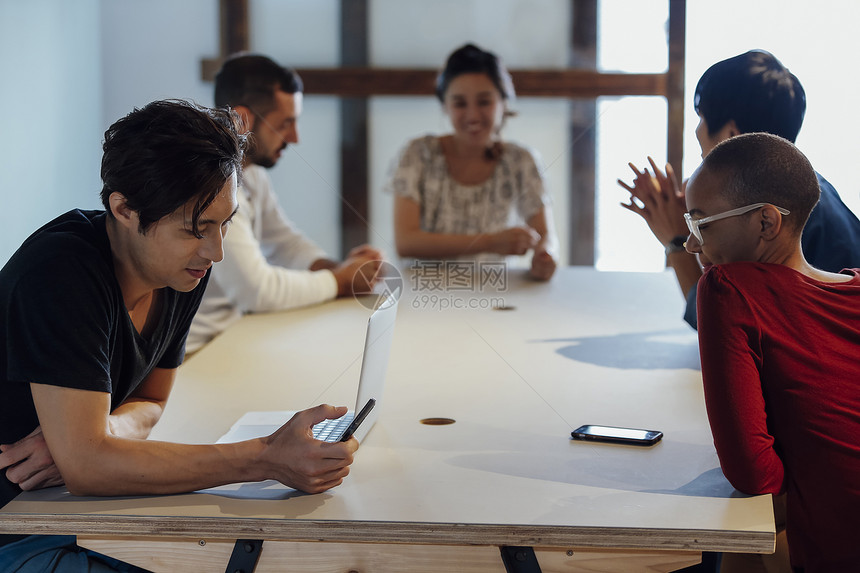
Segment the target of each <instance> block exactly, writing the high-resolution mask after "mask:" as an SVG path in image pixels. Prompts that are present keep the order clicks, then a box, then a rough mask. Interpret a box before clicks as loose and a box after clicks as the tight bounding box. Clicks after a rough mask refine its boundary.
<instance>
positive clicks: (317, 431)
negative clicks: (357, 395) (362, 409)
mask: <svg viewBox="0 0 860 573" xmlns="http://www.w3.org/2000/svg"><path fill="white" fill-rule="evenodd" d="M353 418H355V412H347V413H346V414H345V415H343V416H341V417H340V418H337V419H335V420H323V421H322V422H320V423H319V424H317V425H316V426H314V427H313V430H312V431H313V434H314V438H316V439H318V440H322V441H323V442H336V441H337V440H338V439H339V438H340V436H341V434H343V431H344V430H346V428H347V426H349V425H350V424H351V423H352V419H353Z"/></svg>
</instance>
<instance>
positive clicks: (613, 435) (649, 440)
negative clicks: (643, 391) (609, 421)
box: [570, 425, 663, 446]
mask: <svg viewBox="0 0 860 573" xmlns="http://www.w3.org/2000/svg"><path fill="white" fill-rule="evenodd" d="M570 437H571V438H573V439H574V440H589V441H594V442H608V443H614V444H632V445H636V446H653V445H654V444H656V443H657V442H659V441H660V440H661V439H662V438H663V432H660V431H658V430H639V429H636V428H617V427H614V426H592V425H585V426H580V427H578V428H577V429H575V430H574V431H572V432H571V433H570Z"/></svg>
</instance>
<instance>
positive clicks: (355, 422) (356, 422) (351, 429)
mask: <svg viewBox="0 0 860 573" xmlns="http://www.w3.org/2000/svg"><path fill="white" fill-rule="evenodd" d="M374 406H376V400H374V399H373V398H371V399H369V400H368V401H367V403H366V404H365V405H364V407H363V408H362V409H361V411H360V412H359V413H358V414H356V415H355V418H353V419H352V422H350V424H349V426H347V427H346V429H345V430H344V431H343V434H341V435H340V438H338V440H337V441H338V442H345V441H347V440H348V439H350V438H351V437H352V435H353V434H354V433H355V431H356V430H357V429H358V427H359V426H360V425H361V423H362V422H363V421H364V419H365V418H367V415H368V414H370V411H371V410H373V407H374Z"/></svg>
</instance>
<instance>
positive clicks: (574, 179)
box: [567, 0, 663, 265]
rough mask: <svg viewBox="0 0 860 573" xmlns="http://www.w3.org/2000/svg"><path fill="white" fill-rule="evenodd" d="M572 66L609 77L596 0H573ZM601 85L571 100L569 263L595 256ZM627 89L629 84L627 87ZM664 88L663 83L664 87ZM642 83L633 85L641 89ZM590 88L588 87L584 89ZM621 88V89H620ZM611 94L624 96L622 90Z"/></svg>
mask: <svg viewBox="0 0 860 573" xmlns="http://www.w3.org/2000/svg"><path fill="white" fill-rule="evenodd" d="M571 17H572V18H573V21H572V22H571V39H570V65H571V66H572V67H575V68H579V69H576V70H570V71H569V72H567V73H568V74H569V75H571V76H575V77H582V78H585V77H590V78H592V79H593V80H598V79H606V78H607V76H608V75H604V74H601V73H599V72H597V71H596V68H597V0H571ZM612 77H613V79H614V80H615V81H616V82H617V83H618V87H622V85H623V83H624V82H626V81H628V80H629V76H625V75H621V74H614V75H613V76H612ZM605 87H606V86H601V89H600V90H599V93H591V94H589V95H585V94H581V93H580V92H572V95H571V97H575V98H587V99H576V100H574V101H572V102H571V103H570V135H569V136H568V137H569V138H570V159H569V161H570V190H569V193H568V217H567V220H568V264H571V265H594V258H595V254H594V252H595V233H594V230H595V224H594V219H595V216H596V210H595V195H596V187H597V185H596V182H595V181H596V179H595V171H596V169H595V166H596V164H597V156H596V151H595V148H596V145H597V137H596V134H595V126H596V124H597V101H596V99H595V98H596V97H597V96H598V95H606V90H604V89H602V88H605ZM624 87H625V88H627V90H628V91H632V90H630V89H629V88H630V85H626V86H624ZM661 87H663V86H661ZM639 88H640V86H637V87H636V88H634V89H635V90H636V91H639ZM583 91H587V90H583ZM617 91H620V90H617ZM617 91H616V92H615V93H613V94H612V95H621V94H620V93H617Z"/></svg>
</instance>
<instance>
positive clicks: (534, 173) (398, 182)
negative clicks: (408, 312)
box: [385, 135, 549, 235]
mask: <svg viewBox="0 0 860 573" xmlns="http://www.w3.org/2000/svg"><path fill="white" fill-rule="evenodd" d="M503 145H504V147H503V151H502V154H501V156H500V157H499V160H498V162H497V163H496V168H495V169H494V170H493V174H492V175H491V176H490V178H489V179H487V180H486V181H484V182H483V183H481V184H479V185H462V184H460V183H457V182H456V181H454V179H453V178H452V177H451V174H450V173H449V171H448V164H447V162H446V160H445V154H444V153H443V152H442V145H441V143H440V142H439V138H438V137H436V136H434V135H425V136H424V137H419V138H418V139H413V140H412V141H410V142H409V143H408V144H407V145H406V146H405V147H404V148H403V149H402V150H401V152H400V155H399V158H398V160H397V162H396V164H395V165H394V167H393V170H392V171H393V172H392V175H391V178H390V179H389V181H388V183H387V184H386V186H385V191H387V192H390V193H394V194H395V195H397V196H400V197H406V198H409V199H412V200H413V201H415V202H417V203H418V204H419V205H420V206H421V229H422V230H424V231H427V232H431V233H450V234H463V235H476V234H479V233H494V232H497V231H501V230H503V229H506V228H509V227H513V226H516V225H522V224H524V223H525V222H526V221H528V220H529V219H530V218H531V217H532V216H533V215H535V213H537V212H538V211H539V210H540V209H541V208H543V207H544V206H545V205H547V204H549V197H548V195H547V193H546V190H545V188H544V179H543V176H542V169H541V168H540V167H539V166H538V159H537V156H536V154H535V153H534V152H532V151H530V150H528V149H526V148H524V147H521V146H519V145H517V144H515V143H510V142H505V143H504V144H503Z"/></svg>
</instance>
